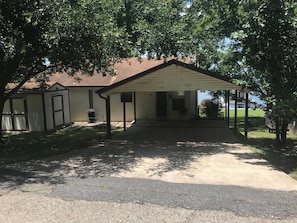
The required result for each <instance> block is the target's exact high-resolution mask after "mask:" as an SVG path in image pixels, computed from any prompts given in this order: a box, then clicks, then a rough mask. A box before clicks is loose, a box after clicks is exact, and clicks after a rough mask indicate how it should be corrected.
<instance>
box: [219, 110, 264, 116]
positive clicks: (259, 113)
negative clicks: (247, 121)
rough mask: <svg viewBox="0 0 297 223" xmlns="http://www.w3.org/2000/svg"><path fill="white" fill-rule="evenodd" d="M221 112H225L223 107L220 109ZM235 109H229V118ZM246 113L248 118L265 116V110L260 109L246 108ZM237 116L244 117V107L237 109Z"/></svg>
mask: <svg viewBox="0 0 297 223" xmlns="http://www.w3.org/2000/svg"><path fill="white" fill-rule="evenodd" d="M222 112H223V113H224V112H225V109H222ZM234 113H235V109H230V118H233V117H234ZM248 115H249V117H250V118H264V116H265V111H263V110H262V109H256V110H253V109H249V110H248ZM237 117H238V118H243V117H245V109H242V108H241V109H237Z"/></svg>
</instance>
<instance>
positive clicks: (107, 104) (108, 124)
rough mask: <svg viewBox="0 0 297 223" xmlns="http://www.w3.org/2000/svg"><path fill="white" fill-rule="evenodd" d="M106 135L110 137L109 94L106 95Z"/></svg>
mask: <svg viewBox="0 0 297 223" xmlns="http://www.w3.org/2000/svg"><path fill="white" fill-rule="evenodd" d="M106 135H107V136H106V137H107V139H111V121H110V96H109V95H107V97H106Z"/></svg>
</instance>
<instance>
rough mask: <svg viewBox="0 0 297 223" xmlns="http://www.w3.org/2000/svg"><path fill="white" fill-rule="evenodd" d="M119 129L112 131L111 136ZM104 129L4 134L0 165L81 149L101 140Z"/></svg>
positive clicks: (104, 133)
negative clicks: (4, 141)
mask: <svg viewBox="0 0 297 223" xmlns="http://www.w3.org/2000/svg"><path fill="white" fill-rule="evenodd" d="M117 131H120V130H119V129H114V130H113V134H114V133H115V132H117ZM105 135H106V131H105V127H104V126H99V127H95V128H87V127H84V128H80V129H75V130H66V131H57V132H50V133H22V134H6V135H5V137H6V139H7V140H6V141H7V144H6V145H4V146H2V147H0V164H7V163H13V162H18V161H25V160H30V159H34V158H41V157H47V156H52V155H57V154H61V153H65V152H68V151H71V150H76V149H83V148H86V147H88V146H91V145H92V144H95V143H96V142H98V141H100V140H102V139H103V138H104V137H105Z"/></svg>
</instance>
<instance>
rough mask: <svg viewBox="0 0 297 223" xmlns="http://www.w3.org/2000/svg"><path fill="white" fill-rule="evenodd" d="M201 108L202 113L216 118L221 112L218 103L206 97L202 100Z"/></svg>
mask: <svg viewBox="0 0 297 223" xmlns="http://www.w3.org/2000/svg"><path fill="white" fill-rule="evenodd" d="M199 109H200V111H201V113H202V114H205V116H206V117H207V118H216V117H218V114H219V105H218V103H216V102H214V101H212V100H210V99H205V100H203V101H201V103H200V106H199Z"/></svg>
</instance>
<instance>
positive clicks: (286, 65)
mask: <svg viewBox="0 0 297 223" xmlns="http://www.w3.org/2000/svg"><path fill="white" fill-rule="evenodd" d="M209 4H211V5H212V9H211V11H212V12H213V17H215V18H216V17H218V18H219V20H218V21H219V27H218V30H219V32H220V33H221V34H222V35H223V36H224V40H225V42H227V47H226V48H225V49H224V50H222V51H221V52H220V55H219V56H218V61H217V62H218V63H216V64H215V65H214V67H215V68H217V69H218V70H219V71H220V72H222V73H225V74H227V75H229V76H231V77H232V78H235V79H238V82H239V83H241V84H243V86H245V87H249V88H251V89H252V90H255V91H258V92H259V94H260V96H261V98H262V99H263V100H265V101H266V102H267V103H268V105H269V109H271V111H272V117H273V119H274V121H275V123H276V139H277V141H279V142H283V143H284V142H285V141H286V134H287V131H286V130H287V127H288V123H289V122H290V121H292V119H293V118H294V117H296V111H297V97H296V96H297V71H296V68H297V67H296V66H297V63H296V61H297V41H296V40H297V25H296V21H297V3H296V2H295V1H292V0H262V1H259V0H253V1H232V0H230V1H229V0H228V1H214V0H213V1H210V3H209Z"/></svg>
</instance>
